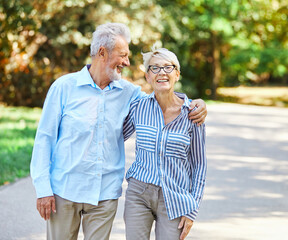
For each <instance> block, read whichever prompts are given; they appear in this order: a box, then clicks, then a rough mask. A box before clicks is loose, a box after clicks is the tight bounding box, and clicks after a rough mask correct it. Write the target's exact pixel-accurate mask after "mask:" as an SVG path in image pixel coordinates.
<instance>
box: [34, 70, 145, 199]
mask: <svg viewBox="0 0 288 240" xmlns="http://www.w3.org/2000/svg"><path fill="white" fill-rule="evenodd" d="M88 67H89V66H85V67H84V68H83V69H82V70H81V71H79V72H76V73H70V74H67V75H64V76H62V77H60V78H59V79H57V80H56V81H55V82H54V83H53V84H52V86H51V87H50V89H49V91H48V94H47V97H46V99H45V103H44V106H43V111H42V116H41V119H40V122H39V125H38V129H37V133H36V138H35V143H34V148H33V154H32V160H31V177H32V179H33V183H34V186H35V189H36V193H37V197H38V198H41V197H45V196H51V195H53V194H57V195H59V196H60V197H62V198H65V199H68V200H70V201H73V202H78V203H90V204H93V205H97V204H98V201H102V200H107V199H117V198H119V197H120V196H121V193H122V188H121V186H122V181H123V177H124V172H125V152H124V140H123V133H122V131H123V122H124V120H125V117H126V116H127V115H128V113H129V107H130V103H131V102H132V101H133V100H135V99H137V98H141V97H143V96H144V95H145V93H143V92H141V90H140V87H136V86H134V85H133V84H132V83H129V82H127V81H125V80H119V81H112V82H111V83H110V84H109V85H108V86H107V87H106V88H105V89H103V90H102V89H100V88H99V87H98V86H97V85H95V83H94V81H93V79H92V78H91V76H90V73H89V71H88Z"/></svg>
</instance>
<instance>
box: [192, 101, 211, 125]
mask: <svg viewBox="0 0 288 240" xmlns="http://www.w3.org/2000/svg"><path fill="white" fill-rule="evenodd" d="M194 108H195V110H194V111H190V113H189V114H188V116H189V119H190V120H193V122H194V123H197V126H200V125H201V124H203V123H204V122H205V119H206V116H207V107H206V103H205V102H204V101H203V100H202V99H195V100H192V102H191V103H190V109H191V110H192V109H194Z"/></svg>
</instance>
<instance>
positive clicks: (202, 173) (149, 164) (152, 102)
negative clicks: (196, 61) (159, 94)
mask: <svg viewBox="0 0 288 240" xmlns="http://www.w3.org/2000/svg"><path fill="white" fill-rule="evenodd" d="M175 94H176V95H178V97H180V98H182V99H184V104H183V106H182V108H181V113H180V115H179V116H178V117H177V118H176V119H174V120H173V121H172V122H170V123H168V124H167V125H165V124H164V117H163V114H162V110H161V108H160V106H159V104H158V102H157V100H156V98H155V95H154V93H152V94H151V95H150V96H149V97H148V98H145V99H140V100H136V101H134V102H133V103H132V104H131V107H130V113H129V115H128V117H127V118H126V121H125V123H124V138H125V139H127V138H128V137H129V136H131V135H132V134H133V132H134V131H136V160H135V162H134V163H133V164H132V165H131V167H130V168H129V169H128V171H127V173H126V178H127V179H128V178H130V177H133V178H135V179H137V180H139V181H142V182H145V183H151V184H154V185H158V186H161V187H162V190H163V195H164V199H165V206H166V209H167V214H168V217H169V219H174V218H177V217H180V216H186V217H189V218H190V219H192V220H195V218H196V216H197V214H198V209H199V205H200V202H201V199H202V196H203V190H204V186H205V177H206V168H207V161H206V153H205V125H204V124H203V125H201V126H200V127H198V126H197V125H196V124H194V123H192V121H191V120H189V119H188V113H189V100H188V98H187V97H186V95H185V94H180V93H175Z"/></svg>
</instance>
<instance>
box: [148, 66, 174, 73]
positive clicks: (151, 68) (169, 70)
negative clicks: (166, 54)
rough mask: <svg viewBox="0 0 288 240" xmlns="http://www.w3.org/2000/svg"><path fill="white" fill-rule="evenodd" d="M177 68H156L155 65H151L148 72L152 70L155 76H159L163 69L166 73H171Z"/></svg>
mask: <svg viewBox="0 0 288 240" xmlns="http://www.w3.org/2000/svg"><path fill="white" fill-rule="evenodd" d="M175 68H176V66H175V65H166V66H164V67H158V66H155V65H149V66H148V71H149V69H150V70H151V72H153V73H154V74H157V73H159V72H160V71H161V69H163V70H164V72H165V73H171V72H172V71H173V70H174V69H175Z"/></svg>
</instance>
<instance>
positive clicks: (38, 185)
mask: <svg viewBox="0 0 288 240" xmlns="http://www.w3.org/2000/svg"><path fill="white" fill-rule="evenodd" d="M33 183H34V187H35V189H36V195H37V198H43V197H48V196H53V195H54V194H53V191H52V188H51V184H50V180H49V179H48V180H44V179H42V180H40V179H38V180H35V181H34V182H33Z"/></svg>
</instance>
